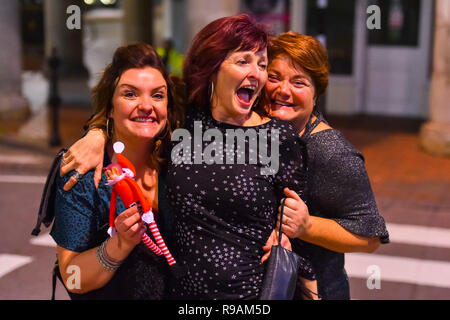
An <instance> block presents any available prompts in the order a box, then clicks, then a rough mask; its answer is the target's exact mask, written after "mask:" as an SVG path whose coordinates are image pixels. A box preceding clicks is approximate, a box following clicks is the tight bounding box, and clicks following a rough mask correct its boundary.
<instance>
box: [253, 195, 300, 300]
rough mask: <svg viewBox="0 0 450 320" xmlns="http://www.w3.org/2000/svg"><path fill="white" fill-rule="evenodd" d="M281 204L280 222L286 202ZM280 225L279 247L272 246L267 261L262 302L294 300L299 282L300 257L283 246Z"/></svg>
mask: <svg viewBox="0 0 450 320" xmlns="http://www.w3.org/2000/svg"><path fill="white" fill-rule="evenodd" d="M285 201H286V199H283V201H282V203H281V213H280V222H281V221H283V211H284V202H285ZM281 225H282V224H281V223H280V230H279V238H278V245H276V246H272V250H271V252H270V257H269V259H268V260H267V261H266V264H267V265H266V271H265V274H264V280H263V285H262V288H261V295H260V300H292V299H293V297H294V292H295V288H296V285H297V280H298V276H297V274H298V270H299V267H300V262H301V260H300V257H299V256H298V255H297V254H296V253H295V252H292V251H289V250H287V249H285V248H283V247H282V246H281V236H282V229H281Z"/></svg>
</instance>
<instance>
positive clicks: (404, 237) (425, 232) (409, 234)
mask: <svg viewBox="0 0 450 320" xmlns="http://www.w3.org/2000/svg"><path fill="white" fill-rule="evenodd" d="M386 227H387V229H388V231H389V239H390V241H391V242H392V243H405V244H412V245H421V246H429V247H440V248H450V229H444V228H435V227H424V226H414V225H403V224H395V223H388V224H387V225H386Z"/></svg>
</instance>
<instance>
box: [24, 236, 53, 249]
mask: <svg viewBox="0 0 450 320" xmlns="http://www.w3.org/2000/svg"><path fill="white" fill-rule="evenodd" d="M30 244H32V245H35V246H42V247H52V248H56V242H55V240H53V238H52V237H51V236H50V234H49V233H44V234H41V235H39V236H37V237H33V238H31V239H30Z"/></svg>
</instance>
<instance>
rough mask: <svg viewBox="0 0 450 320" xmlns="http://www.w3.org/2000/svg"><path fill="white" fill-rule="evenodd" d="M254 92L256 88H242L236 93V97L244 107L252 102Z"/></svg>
mask: <svg viewBox="0 0 450 320" xmlns="http://www.w3.org/2000/svg"><path fill="white" fill-rule="evenodd" d="M255 92H256V86H252V85H250V86H243V87H241V88H239V89H238V90H237V91H236V95H237V97H238V99H239V102H241V103H242V104H244V105H250V101H252V98H253V96H254V95H255Z"/></svg>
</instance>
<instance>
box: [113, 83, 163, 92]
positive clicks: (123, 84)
mask: <svg viewBox="0 0 450 320" xmlns="http://www.w3.org/2000/svg"><path fill="white" fill-rule="evenodd" d="M122 87H130V88H131V89H133V90H137V91H139V88H137V87H135V86H133V85H131V84H128V83H122V84H121V85H120V86H119V88H122ZM160 89H166V90H167V86H166V85H165V84H163V85H160V86H159V87H156V88H154V89H152V92H153V91H157V90H160Z"/></svg>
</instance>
